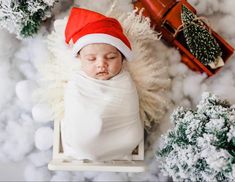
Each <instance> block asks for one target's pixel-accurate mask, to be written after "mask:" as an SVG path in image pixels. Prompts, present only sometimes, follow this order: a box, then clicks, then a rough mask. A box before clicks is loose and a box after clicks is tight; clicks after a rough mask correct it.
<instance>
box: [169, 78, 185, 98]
mask: <svg viewBox="0 0 235 182" xmlns="http://www.w3.org/2000/svg"><path fill="white" fill-rule="evenodd" d="M182 85H183V84H182V78H179V77H178V78H175V79H174V80H173V81H172V91H171V98H172V99H173V101H174V102H176V103H178V102H180V101H181V100H182V98H183V90H182V87H183V86H182Z"/></svg>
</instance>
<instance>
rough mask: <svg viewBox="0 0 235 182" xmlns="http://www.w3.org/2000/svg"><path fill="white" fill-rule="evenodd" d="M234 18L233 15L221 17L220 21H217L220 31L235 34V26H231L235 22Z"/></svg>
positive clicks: (230, 34)
mask: <svg viewBox="0 0 235 182" xmlns="http://www.w3.org/2000/svg"><path fill="white" fill-rule="evenodd" d="M234 19H235V17H234V16H231V15H228V16H224V17H223V18H221V19H219V21H217V26H219V29H220V32H223V33H226V34H227V35H228V36H234V35H235V26H231V25H234V24H235V20H234ZM224 27H226V28H224ZM228 41H230V40H228Z"/></svg>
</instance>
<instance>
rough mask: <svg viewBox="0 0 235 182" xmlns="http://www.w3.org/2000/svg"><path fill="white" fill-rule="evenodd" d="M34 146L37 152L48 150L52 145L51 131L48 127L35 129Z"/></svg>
mask: <svg viewBox="0 0 235 182" xmlns="http://www.w3.org/2000/svg"><path fill="white" fill-rule="evenodd" d="M34 140H35V146H36V147H37V148H38V149H39V150H48V149H50V148H51V146H52V144H53V130H52V129H51V128H50V127H41V128H39V129H37V131H36V133H35V136H34Z"/></svg>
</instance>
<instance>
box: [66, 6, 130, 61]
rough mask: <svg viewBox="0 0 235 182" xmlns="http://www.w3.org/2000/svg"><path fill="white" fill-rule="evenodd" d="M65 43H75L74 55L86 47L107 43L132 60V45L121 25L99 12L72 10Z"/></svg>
mask: <svg viewBox="0 0 235 182" xmlns="http://www.w3.org/2000/svg"><path fill="white" fill-rule="evenodd" d="M65 39H66V40H65V41H66V43H67V44H69V43H70V42H71V41H72V42H73V44H74V45H73V53H74V55H75V56H76V55H77V53H78V52H79V51H80V50H81V49H82V48H83V47H84V46H86V45H89V44H92V43H106V44H110V45H112V46H114V47H116V48H117V49H118V50H119V51H120V52H121V53H122V54H123V55H124V56H125V57H126V59H127V60H131V58H132V51H131V45H130V42H129V40H128V39H127V37H126V36H125V35H124V33H123V29H122V27H121V25H120V23H119V22H118V21H117V20H116V19H114V18H109V17H106V16H104V15H102V14H99V13H97V12H93V11H90V10H86V9H81V8H75V7H74V8H72V10H71V12H70V15H69V18H68V22H67V25H66V28H65Z"/></svg>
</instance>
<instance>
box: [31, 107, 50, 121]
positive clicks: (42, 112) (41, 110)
mask: <svg viewBox="0 0 235 182" xmlns="http://www.w3.org/2000/svg"><path fill="white" fill-rule="evenodd" d="M32 115H33V119H34V120H35V121H37V122H49V121H51V120H52V111H51V108H50V107H49V106H48V105H47V104H37V105H35V106H34V107H33V109H32Z"/></svg>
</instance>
